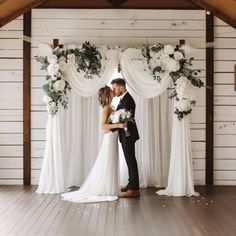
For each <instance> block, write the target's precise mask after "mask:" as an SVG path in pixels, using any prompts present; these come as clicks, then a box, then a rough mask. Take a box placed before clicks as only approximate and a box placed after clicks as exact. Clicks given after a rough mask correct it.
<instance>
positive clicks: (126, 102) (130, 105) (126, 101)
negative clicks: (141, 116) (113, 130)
mask: <svg viewBox="0 0 236 236" xmlns="http://www.w3.org/2000/svg"><path fill="white" fill-rule="evenodd" d="M135 107H136V106H135V102H134V99H133V98H132V96H131V95H130V94H129V93H128V92H127V93H126V94H125V96H124V97H123V98H122V100H121V101H120V103H119V105H118V106H117V109H116V110H119V109H126V110H128V111H130V112H131V113H132V118H135ZM127 129H128V131H129V133H130V136H127V137H126V134H125V130H124V129H118V130H119V139H120V142H126V141H127V140H128V139H129V140H130V141H134V142H135V141H137V140H138V139H139V133H138V128H137V125H136V122H135V121H134V122H131V121H128V122H127Z"/></svg>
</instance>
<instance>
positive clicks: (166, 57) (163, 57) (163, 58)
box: [160, 54, 170, 65]
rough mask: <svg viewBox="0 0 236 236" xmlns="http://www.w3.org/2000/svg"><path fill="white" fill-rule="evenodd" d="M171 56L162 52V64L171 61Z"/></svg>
mask: <svg viewBox="0 0 236 236" xmlns="http://www.w3.org/2000/svg"><path fill="white" fill-rule="evenodd" d="M169 59H170V57H169V55H168V54H162V55H161V56H160V61H161V64H163V65H165V64H166V63H167V62H168V61H169Z"/></svg>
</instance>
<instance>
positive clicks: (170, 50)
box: [164, 45, 174, 55]
mask: <svg viewBox="0 0 236 236" xmlns="http://www.w3.org/2000/svg"><path fill="white" fill-rule="evenodd" d="M164 52H165V53H167V54H169V55H171V54H173V53H174V47H173V46H172V45H165V46H164Z"/></svg>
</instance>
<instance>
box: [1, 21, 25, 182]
mask: <svg viewBox="0 0 236 236" xmlns="http://www.w3.org/2000/svg"><path fill="white" fill-rule="evenodd" d="M22 36H23V17H19V18H17V19H16V20H14V21H12V22H11V23H9V24H7V25H5V26H4V27H2V28H0V184H23V102H22V98H23V94H22V91H23V88H22V85H23V84H22V82H23V73H22V71H23V59H22V58H23V40H22Z"/></svg>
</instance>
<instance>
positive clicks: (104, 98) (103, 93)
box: [98, 86, 111, 107]
mask: <svg viewBox="0 0 236 236" xmlns="http://www.w3.org/2000/svg"><path fill="white" fill-rule="evenodd" d="M110 93H111V88H110V87H109V86H105V87H102V88H100V89H99V90H98V101H99V103H100V105H101V106H102V107H105V106H106V105H109V104H110V102H111V100H110Z"/></svg>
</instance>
